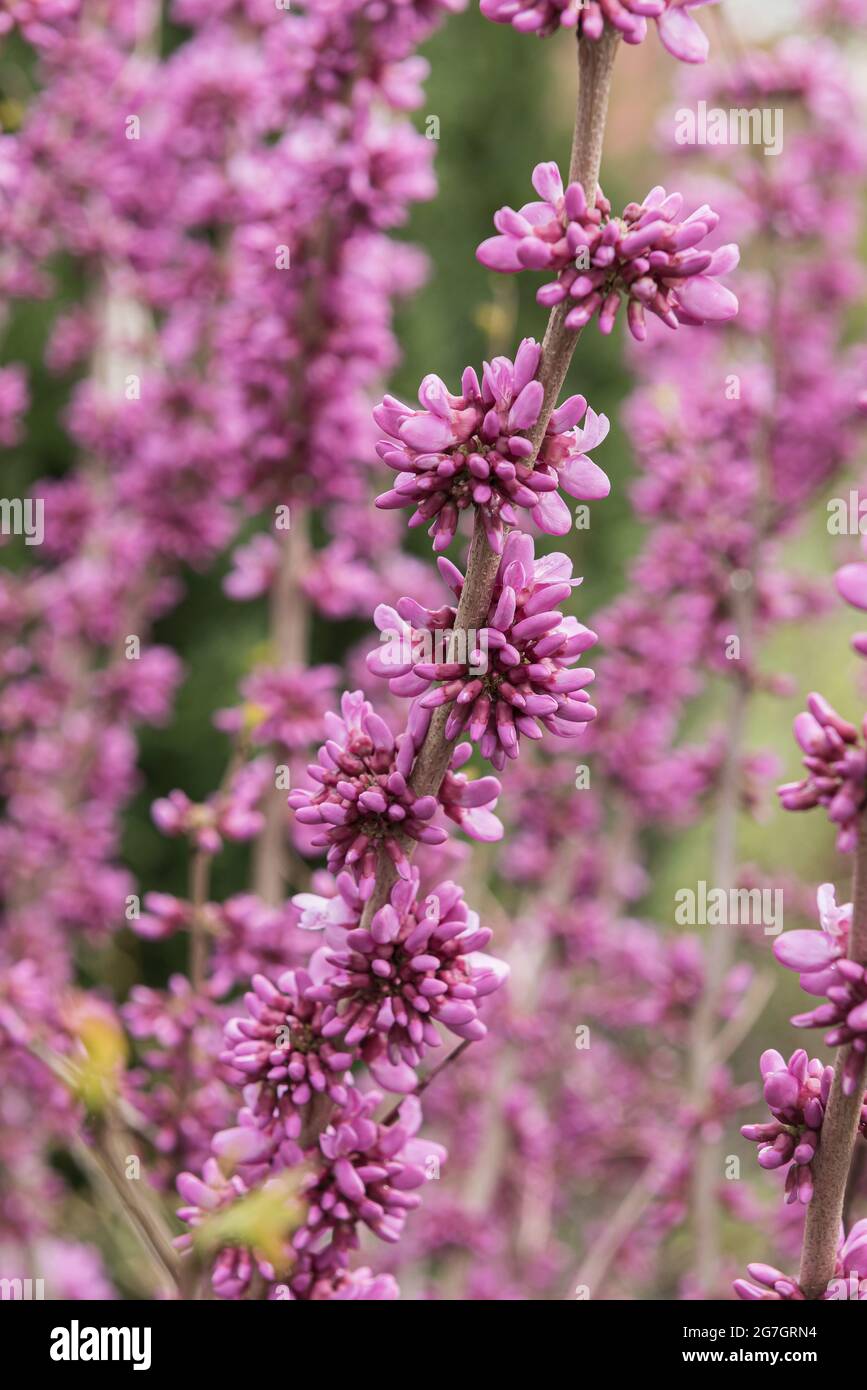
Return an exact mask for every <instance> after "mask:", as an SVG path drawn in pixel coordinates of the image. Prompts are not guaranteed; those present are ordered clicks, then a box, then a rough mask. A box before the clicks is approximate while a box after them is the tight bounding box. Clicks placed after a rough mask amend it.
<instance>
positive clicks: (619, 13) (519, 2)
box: [480, 0, 715, 63]
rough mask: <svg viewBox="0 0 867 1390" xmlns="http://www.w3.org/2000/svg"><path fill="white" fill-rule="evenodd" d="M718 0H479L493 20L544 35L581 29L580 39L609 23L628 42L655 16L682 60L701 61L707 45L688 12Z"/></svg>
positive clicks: (598, 33) (636, 38)
mask: <svg viewBox="0 0 867 1390" xmlns="http://www.w3.org/2000/svg"><path fill="white" fill-rule="evenodd" d="M714 3H715V0H481V5H480V8H481V11H482V14H483V15H484V16H485V17H486V19H492V20H493V21H494V23H495V24H511V25H512V26H513V28H515V29H517V30H518V31H519V32H520V33H522V34H537V35H538V36H539V37H540V38H544V37H546V36H547V35H548V34H553V33H555V32H556V30H557V29H559V28H567V29H574V28H575V27H576V26H577V28H578V33H579V34H580V36H581V38H582V39H590V40H593V41H595V40H597V39H600V38H601V37H602V33H603V31H604V29H605V25H606V24H609V25H611V27H612V28H614V29H616V30H617V31H618V32H619V33H620V34H621V35H622V37H623V40H624V42H625V43H632V44H635V43H641V42H643V40H644V39H645V38H646V37H647V21H648V19H652V20H654V22H655V24H656V27H657V29H658V31H659V37H660V39H661V40H662V42H663V44H664V45H665V47H666V48H667V49H668V51H669V53H670V54H671V55H672V56H673V57H674V58H679V59H680V60H681V62H684V63H703V62H704V61H705V59H706V58H707V55H708V52H709V46H708V41H707V38H706V37H705V34H704V32H703V31H702V29H701V26H700V25H699V24H698V23H697V22H696V21H695V19H693V17H692V15H691V14H690V13H689V12H690V10H692V9H696V8H698V6H700V5H709V4H710V5H712V4H714Z"/></svg>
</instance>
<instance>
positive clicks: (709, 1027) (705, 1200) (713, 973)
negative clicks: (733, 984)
mask: <svg viewBox="0 0 867 1390" xmlns="http://www.w3.org/2000/svg"><path fill="white" fill-rule="evenodd" d="M749 698H750V692H749V687H748V685H747V683H746V682H745V681H743V680H738V681H737V683H736V684H735V686H734V688H733V690H732V701H731V709H730V715H729V720H728V724H727V742H726V755H725V763H724V765H723V769H722V782H721V785H720V795H719V803H718V807H717V815H716V823H715V827H714V850H715V852H714V860H713V882H714V887H715V888H722V889H724V890H725V891H726V892H728V891H729V890H730V889H731V888H733V887H734V883H735V877H736V873H737V822H738V812H739V799H740V777H741V757H742V753H743V740H744V733H745V728H746V716H747V711H748V707H749ZM733 955H734V939H733V936H732V928H731V926H728V925H726V924H725V923H721V924H720V925H718V926H716V927H714V928H713V932H712V935H711V938H710V942H709V944H708V949H707V951H706V953H705V985H704V991H703V993H702V996H701V1000H700V1002H699V1006H698V1009H697V1010H696V1015H695V1020H694V1025H693V1030H692V1039H691V1042H692V1046H691V1055H692V1076H691V1087H690V1090H691V1096H692V1103H693V1106H694V1108H695V1110H696V1113H701V1110H702V1108H703V1107H704V1106H705V1105H706V1104H707V1097H708V1088H709V1084H710V1079H711V1074H712V1071H713V1067H714V1064H715V1061H716V1057H715V1053H716V1039H715V1030H716V1016H717V1006H718V1004H719V999H720V992H721V989H722V985H723V981H724V979H725V976H726V974H727V973H728V970H729V967H730V965H731V963H732V958H733ZM719 1153H720V1151H719V1145H718V1144H717V1143H716V1142H712V1143H708V1142H703V1141H702V1139H701V1136H699V1143H698V1150H697V1153H696V1155H695V1161H694V1165H693V1171H692V1213H693V1222H694V1231H695V1245H696V1271H695V1272H696V1275H697V1277H698V1280H699V1283H700V1285H701V1287H702V1289H703V1290H704V1291H705V1293H706V1294H708V1295H709V1294H710V1293H711V1292H712V1290H713V1288H714V1284H715V1282H716V1276H717V1270H718V1268H719V1255H720V1251H719V1213H718V1211H717V1203H716V1184H717V1179H718V1175H719Z"/></svg>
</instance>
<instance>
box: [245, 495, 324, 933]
mask: <svg viewBox="0 0 867 1390" xmlns="http://www.w3.org/2000/svg"><path fill="white" fill-rule="evenodd" d="M309 555H310V532H309V520H308V516H307V512H306V510H305V509H304V508H303V507H301V506H298V505H297V504H295V505H293V507H292V524H291V527H290V529H289V530H288V531H285V532H283V533H282V544H281V547H280V564H279V567H278V570H277V574H276V576H275V578H274V583H273V585H272V588H271V611H270V627H271V642H272V646H273V649H274V655H275V659H276V664H277V665H278V666H301V665H303V664H304V662H305V661H306V659H307V641H308V635H309V626H310V616H309V611H308V607H307V601H306V599H305V596H304V592H303V590H302V588H301V577H302V575H303V573H304V571H305V569H306V567H307V561H308V558H309ZM280 756H281V753H280V750H279V749H276V750H275V758H276V759H279V758H280ZM263 815H264V817H265V824H264V826H263V828H262V832H261V834H260V835H259V837H258V839H257V840H256V844H255V847H254V850H253V883H252V887H253V892H254V893H255V894H256V895H257V896H258V897H259V898H261V899H262V901H263V902H266V903H270V904H271V905H272V906H273V907H276V906H278V905H279V904H280V903H282V901H283V899H284V898H285V896H286V818H287V811H286V798H285V796H284V795H283V793H282V792H278V791H277V790H276V789H275V788H273V787H272V788H271V789H270V792H269V793H268V796H267V799H266V801H265V805H264V809H263Z"/></svg>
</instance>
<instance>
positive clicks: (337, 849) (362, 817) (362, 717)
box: [288, 690, 500, 896]
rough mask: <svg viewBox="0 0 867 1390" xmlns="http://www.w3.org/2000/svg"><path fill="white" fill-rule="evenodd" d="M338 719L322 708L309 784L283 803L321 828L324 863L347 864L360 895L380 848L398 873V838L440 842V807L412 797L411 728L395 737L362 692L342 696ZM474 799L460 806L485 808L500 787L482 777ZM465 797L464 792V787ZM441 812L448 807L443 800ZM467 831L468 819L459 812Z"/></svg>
mask: <svg viewBox="0 0 867 1390" xmlns="http://www.w3.org/2000/svg"><path fill="white" fill-rule="evenodd" d="M340 707H341V712H342V718H339V717H338V716H337V715H336V714H333V713H329V714H327V715H326V718H325V726H326V732H327V734H328V738H327V740H326V742H325V743H324V744H323V746H322V748H320V750H319V760H318V762H316V763H311V764H310V765H309V767H308V769H307V771H308V773H309V775H310V777H311V779H312V781H313V782H314V783H315V784H316V789H315V790H307V789H305V788H299V789H298V790H296V791H294V792H292V793H290V796H289V799H288V800H289V805H290V806H291V807H292V809H293V810H294V811H295V814H296V816H297V818H298V820H299V821H300V822H301V823H302V824H304V825H315V826H322V827H324V829H323V831H322V833H321V834H318V835H317V836H316V837H315V838H314V840H313V845H314V846H315V847H317V848H323V849H327V851H328V854H327V858H328V867H329V868H330V869H331V871H332V872H333V873H339V871H340V870H341V869H342V868H344V867H346V868H348V869H350V870H351V871H352V872H353V873H354V874H355V875H356V876H357V880H358V882H359V884H360V886H361V888H362V892H363V893H364V895H365V896H368V895H369V891H370V890H371V889H372V886H373V881H374V878H375V874H376V857H377V853H378V851H379V850H380V849H382V850H384V852H385V853H386V854H387V855H388V857H389V858H390V859H391V860H392V862H393V863H394V865H395V867H396V868H397V871H398V873H399V874H400V875H401V877H402V878H408V877H409V874H410V867H409V859H408V857H407V854H406V849H405V844H404V840H405V839H409V840H411V841H415V842H417V843H421V844H427V845H441V844H442V843H443V842H444V841H445V839H446V838H447V836H446V831H445V830H444V829H443V828H442V826H440V825H434V824H433V819H434V817H435V815H436V814H437V811H438V810H439V808H440V799H438V798H437V797H436V796H431V795H425V796H418V795H417V794H416V793H415V792H414V791H413V789H412V786H411V785H410V780H409V779H410V774H411V772H412V767H413V762H414V759H415V754H416V751H417V749H416V743H415V741H414V740H413V737H412V735H411V732H410V731H405V732H404V733H402V734H399V735H398V737H397V738H396V739H395V737H394V735H393V734H392V732H391V730H390V729H389V727H388V725H387V724H386V722H385V720H384V719H382V718H380V716H379V715H378V714H376V713H375V711H374V709H373V707H372V705H371V704H370V702H369V701H367V700H365V698H364V696H363V694H362V693H361V691H358V690H356V691H355V692H354V693H352V694H349V693H345V694H344V695H343V696H342V698H341V706H340ZM484 783H485V785H484V787H483V788H482V786H481V783H480V784H477V785H479V787H480V788H481V789H482V791H483V799H482V801H481V803H479V802H475V801H473V800H471V799H470V800H466V801H464V800H462V799H461V798H460V797H459V796H458V794H457V789H456V791H455V795H454V798H453V799H454V800H455V801H456V802H458V803H459V804H458V806H457V807H456V812H455V815H454V816H453V818H456V815H457V813H458V812H459V811H460V809H462V805H481V806H483V807H487V806H488V805H490V804H493V803H495V802H496V798H497V796H498V795H499V791H500V786H499V783H498V782H497V781H496V779H495V778H487V779H484ZM468 796H469V793H468ZM444 809H445V811H446V814H447V815H451V814H452V809H451V808H450V807H448V806H446V807H444ZM461 820H462V824H463V828H464V829H465V830H466V832H467V834H469V835H472V834H473V828H472V822H471V820H469V819H467V818H463V817H462V818H461Z"/></svg>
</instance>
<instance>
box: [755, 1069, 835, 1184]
mask: <svg viewBox="0 0 867 1390" xmlns="http://www.w3.org/2000/svg"><path fill="white" fill-rule="evenodd" d="M759 1067H760V1070H761V1073H762V1080H763V1083H764V1095H765V1100H766V1101H767V1103H768V1109H769V1110H770V1112H771V1114H772V1115H773V1117H774V1118H773V1120H771V1121H769V1122H767V1123H764V1124H757V1125H743V1126H742V1128H741V1134H742V1135H743V1136H744V1138H745V1139H750V1140H752V1142H753V1143H755V1144H758V1145H759V1153H758V1158H759V1164H760V1166H761V1167H762V1168H768V1169H774V1168H782V1167H784V1166H785V1165H786V1164H789V1171H788V1173H787V1174H786V1200H787V1201H788V1202H794V1201H798V1202H800V1203H801V1204H802V1205H805V1204H806V1203H807V1202H809V1201H810V1199H811V1197H812V1195H813V1174H812V1171H811V1168H810V1165H811V1164H812V1162H813V1158H814V1156H815V1153H816V1149H817V1148H818V1146H819V1141H820V1136H821V1129H822V1121H823V1120H824V1118H825V1105H826V1104H827V1101H828V1096H829V1095H830V1093H831V1082H832V1081H833V1079H834V1068H833V1067H829V1066H825V1065H824V1064H823V1063H822V1062H820V1061H819V1059H818V1058H817V1057H812V1058H810V1057H808V1056H807V1053H806V1052H805V1051H804V1050H803V1048H799V1049H798V1051H797V1052H793V1053H792V1055H791V1057H790V1058H789V1060H788V1062H786V1060H785V1058H784V1057H783V1056H782V1054H781V1053H779V1052H777V1051H776V1049H775V1048H769V1049H768V1051H767V1052H763V1053H762V1056H761V1058H760V1060H759Z"/></svg>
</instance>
